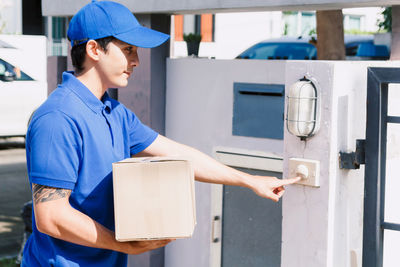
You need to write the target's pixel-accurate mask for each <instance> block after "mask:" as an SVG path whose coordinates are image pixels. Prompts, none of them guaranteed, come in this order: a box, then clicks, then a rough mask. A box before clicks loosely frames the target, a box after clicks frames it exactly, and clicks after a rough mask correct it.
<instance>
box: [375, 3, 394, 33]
mask: <svg viewBox="0 0 400 267" xmlns="http://www.w3.org/2000/svg"><path fill="white" fill-rule="evenodd" d="M381 14H382V15H383V20H381V21H379V20H378V27H379V30H385V31H387V32H391V31H392V7H385V9H384V10H383V11H382V13H381Z"/></svg>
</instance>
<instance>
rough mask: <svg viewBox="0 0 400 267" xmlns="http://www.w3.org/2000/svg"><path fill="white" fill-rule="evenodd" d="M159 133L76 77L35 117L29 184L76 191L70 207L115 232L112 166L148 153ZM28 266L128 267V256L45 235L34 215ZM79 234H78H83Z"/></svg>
mask: <svg viewBox="0 0 400 267" xmlns="http://www.w3.org/2000/svg"><path fill="white" fill-rule="evenodd" d="M157 135H158V134H157V133H156V132H154V131H153V130H151V129H150V128H148V127H147V126H145V125H143V124H142V123H141V122H140V121H139V119H138V118H137V117H136V116H135V114H133V112H131V111H130V110H129V109H127V108H126V107H125V106H124V105H122V104H121V103H119V102H118V101H116V100H113V99H111V98H110V97H109V96H108V94H107V93H105V95H104V96H103V98H102V101H100V100H99V99H97V98H96V97H95V96H94V95H93V94H92V93H91V92H90V91H89V89H88V88H87V87H86V86H84V85H83V84H82V83H81V82H80V81H79V80H78V79H76V78H75V76H74V75H73V74H72V73H69V72H64V74H63V83H62V84H61V85H59V86H58V88H57V89H56V90H55V91H54V92H53V93H52V94H51V95H50V96H49V98H48V99H47V101H46V102H45V103H43V105H42V106H41V107H40V108H39V109H38V110H37V111H36V112H35V115H34V116H33V118H32V121H31V123H30V125H29V128H28V133H27V137H26V156H27V165H28V174H29V181H30V183H36V184H41V185H46V186H51V187H57V188H65V189H71V190H72V194H71V196H70V203H71V206H72V207H74V208H75V209H77V210H79V211H81V212H83V213H85V214H87V215H88V216H89V217H91V218H92V219H94V220H95V221H97V222H99V223H100V224H102V225H104V226H105V227H106V228H108V229H110V230H113V231H114V202H113V187H112V163H113V162H116V161H120V160H122V159H125V158H128V157H130V156H131V155H133V154H136V153H138V152H140V151H142V150H144V149H145V148H146V147H147V146H149V145H150V144H151V143H152V142H153V141H154V140H155V139H156V137H157ZM32 219H33V220H32V224H33V233H32V235H31V236H30V238H29V239H28V241H27V243H26V246H25V249H24V257H23V263H24V265H26V266H40V267H44V266H57V267H59V266H84V267H86V266H96V267H99V266H107V267H110V266H126V265H127V256H126V255H125V254H123V253H119V252H115V251H111V250H104V249H97V248H90V247H84V246H80V245H76V244H73V243H70V242H66V241H63V240H59V239H56V238H52V237H50V236H48V235H45V234H42V233H40V232H39V231H38V230H37V228H36V222H35V216H34V214H33V216H32ZM78 234H79V233H78Z"/></svg>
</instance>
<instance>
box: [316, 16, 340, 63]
mask: <svg viewBox="0 0 400 267" xmlns="http://www.w3.org/2000/svg"><path fill="white" fill-rule="evenodd" d="M317 50H318V59H319V60H343V59H345V57H346V50H345V47H344V30H343V13H342V10H326V11H317Z"/></svg>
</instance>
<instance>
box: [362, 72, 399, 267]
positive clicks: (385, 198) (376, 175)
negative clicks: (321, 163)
mask: <svg viewBox="0 0 400 267" xmlns="http://www.w3.org/2000/svg"><path fill="white" fill-rule="evenodd" d="M399 107H400V69H399V68H369V69H368V91H367V130H366V141H365V162H366V165H365V190H364V192H365V195H364V229H363V232H364V233H363V264H362V266H363V267H396V266H399V262H400V255H399V253H398V248H399V247H400V212H399V208H398V207H399V205H398V203H399V201H400V197H399V196H398V195H399V194H398V191H399V190H400V179H399V177H400V176H399V171H400V168H399V167H398V166H400V108H399Z"/></svg>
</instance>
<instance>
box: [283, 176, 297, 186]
mask: <svg viewBox="0 0 400 267" xmlns="http://www.w3.org/2000/svg"><path fill="white" fill-rule="evenodd" d="M300 180H301V177H300V176H296V177H293V178H287V179H282V180H280V182H281V184H282V185H289V184H294V183H297V182H298V181H300Z"/></svg>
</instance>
